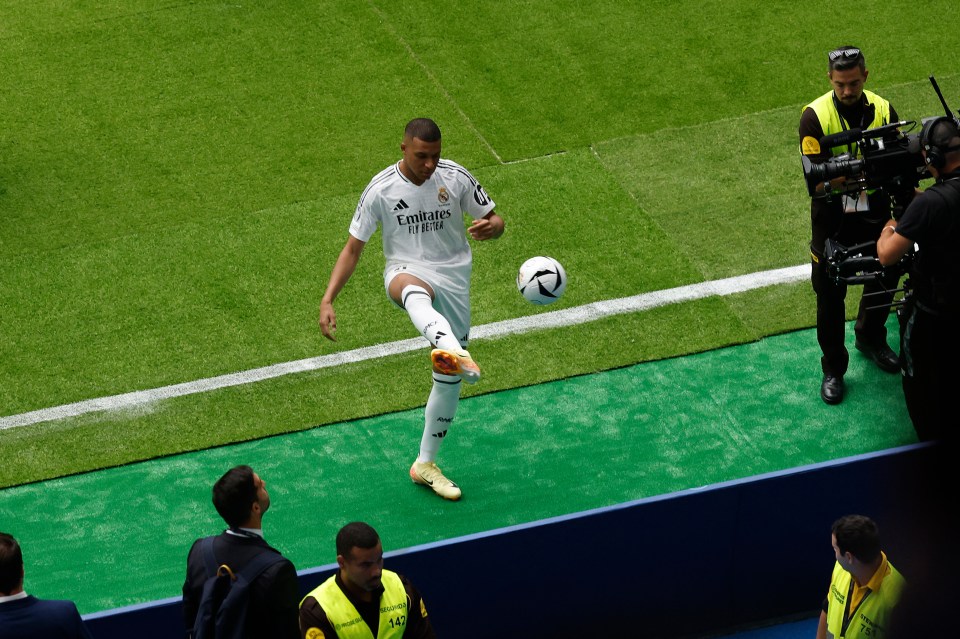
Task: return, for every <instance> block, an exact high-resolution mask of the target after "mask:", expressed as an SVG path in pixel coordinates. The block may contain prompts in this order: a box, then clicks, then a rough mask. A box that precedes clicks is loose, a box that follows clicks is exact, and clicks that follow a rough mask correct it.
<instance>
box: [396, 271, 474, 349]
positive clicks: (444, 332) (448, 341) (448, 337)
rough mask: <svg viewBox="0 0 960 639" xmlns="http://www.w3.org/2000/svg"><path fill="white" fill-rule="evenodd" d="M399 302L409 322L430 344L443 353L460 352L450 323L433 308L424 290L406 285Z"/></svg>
mask: <svg viewBox="0 0 960 639" xmlns="http://www.w3.org/2000/svg"><path fill="white" fill-rule="evenodd" d="M400 300H401V301H402V302H403V308H404V309H405V310H406V311H407V315H409V316H410V321H411V322H413V325H414V326H415V327H416V328H417V330H418V331H420V334H421V335H423V336H424V337H426V338H427V339H428V340H430V343H431V344H433V345H434V346H436V347H437V348H442V349H443V350H445V351H454V352H456V351H458V350H460V342H459V341H458V340H457V337H456V336H455V335H454V334H453V329H452V328H450V322H448V321H447V319H446V318H445V317H444V316H443V315H441V314H440V313H438V312H437V310H436V309H435V308H433V300H431V299H430V293H427V290H426V289H425V288H423V287H422V286H417V285H416V284H408V285H407V286H404V287H403V291H401V292H400Z"/></svg>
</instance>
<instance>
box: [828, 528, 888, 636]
mask: <svg viewBox="0 0 960 639" xmlns="http://www.w3.org/2000/svg"><path fill="white" fill-rule="evenodd" d="M832 530H833V533H832V543H833V550H834V554H835V555H836V558H837V563H836V564H835V565H834V567H833V576H832V577H831V580H830V589H829V590H828V591H827V598H826V599H825V600H824V602H823V610H822V611H821V613H820V625H819V627H818V628H817V639H841V638H843V639H859V638H860V637H864V638H869V639H884V638H885V637H886V636H887V631H888V629H889V625H890V617H891V614H892V613H893V610H894V608H895V607H896V605H897V603H899V601H900V597H901V595H902V594H903V589H904V586H905V585H906V582H905V581H904V579H903V576H902V575H901V574H900V573H899V572H898V571H897V569H896V568H894V567H893V565H892V564H891V563H890V562H889V561H888V560H887V556H886V554H884V553H883V552H882V551H881V550H880V533H879V530H878V529H877V524H876V523H875V522H874V521H873V520H872V519H870V518H869V517H864V516H863V515H847V516H846V517H841V518H840V519H838V520H837V521H836V522H834V524H833V529H832Z"/></svg>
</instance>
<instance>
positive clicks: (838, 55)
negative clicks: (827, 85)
mask: <svg viewBox="0 0 960 639" xmlns="http://www.w3.org/2000/svg"><path fill="white" fill-rule="evenodd" d="M853 67H860V70H861V71H865V70H866V69H867V60H866V58H864V57H863V51H861V50H860V49H859V48H858V47H855V46H853V45H852V44H845V45H843V46H842V47H837V48H836V49H834V50H833V51H831V52H830V53H828V54H827V70H828V71H846V70H847V69H852V68H853Z"/></svg>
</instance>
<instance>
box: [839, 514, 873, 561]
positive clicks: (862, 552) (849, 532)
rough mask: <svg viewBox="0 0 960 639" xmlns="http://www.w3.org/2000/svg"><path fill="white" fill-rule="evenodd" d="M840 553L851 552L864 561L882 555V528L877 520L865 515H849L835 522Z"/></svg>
mask: <svg viewBox="0 0 960 639" xmlns="http://www.w3.org/2000/svg"><path fill="white" fill-rule="evenodd" d="M831 532H833V535H834V536H835V537H836V538H837V548H838V549H839V550H840V553H841V554H843V553H850V554H852V555H853V556H854V557H856V558H857V559H859V560H860V561H862V562H863V563H867V564H868V563H870V562H872V561H874V560H876V559H877V557H879V556H880V529H879V528H878V527H877V524H876V522H875V521H873V520H872V519H870V518H869V517H865V516H863V515H847V516H846V517H841V518H840V519H838V520H837V521H835V522H833V527H832V529H831Z"/></svg>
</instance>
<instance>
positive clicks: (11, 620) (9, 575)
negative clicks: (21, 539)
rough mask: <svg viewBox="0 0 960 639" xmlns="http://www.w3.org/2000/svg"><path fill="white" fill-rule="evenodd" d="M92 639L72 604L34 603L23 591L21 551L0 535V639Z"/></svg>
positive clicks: (1, 533) (6, 537)
mask: <svg viewBox="0 0 960 639" xmlns="http://www.w3.org/2000/svg"><path fill="white" fill-rule="evenodd" d="M53 637H58V638H59V637H62V638H64V639H91V637H90V632H89V631H88V630H87V627H86V626H84V625H83V619H81V618H80V613H79V612H78V611H77V606H76V605H75V604H74V603H73V602H72V601H51V600H43V599H37V598H36V597H33V596H31V595H28V594H27V593H26V592H24V590H23V551H22V550H20V544H18V543H17V540H16V539H14V538H13V536H12V535H8V534H7V533H3V532H0V638H2V639H51V638H53Z"/></svg>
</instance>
